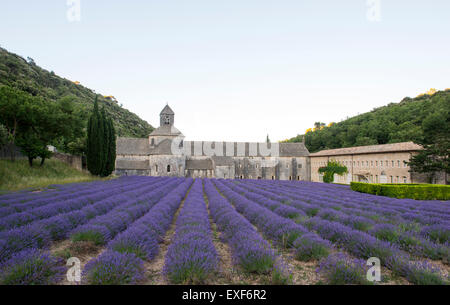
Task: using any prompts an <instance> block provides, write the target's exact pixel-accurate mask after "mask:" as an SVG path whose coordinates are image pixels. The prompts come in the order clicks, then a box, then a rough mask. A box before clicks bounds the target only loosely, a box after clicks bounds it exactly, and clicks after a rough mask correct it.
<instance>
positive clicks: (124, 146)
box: [116, 138, 150, 155]
mask: <svg viewBox="0 0 450 305" xmlns="http://www.w3.org/2000/svg"><path fill="white" fill-rule="evenodd" d="M116 153H117V154H118V155H148V154H149V153H150V146H149V143H148V139H147V138H142V139H141V138H117V142H116Z"/></svg>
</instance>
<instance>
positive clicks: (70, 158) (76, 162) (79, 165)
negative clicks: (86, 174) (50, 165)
mask: <svg viewBox="0 0 450 305" xmlns="http://www.w3.org/2000/svg"><path fill="white" fill-rule="evenodd" d="M52 158H54V159H57V160H60V161H62V162H64V163H66V164H68V165H70V166H71V167H73V168H75V169H77V170H79V171H82V170H83V162H82V159H81V156H74V155H69V154H63V153H59V152H55V153H53V156H52Z"/></svg>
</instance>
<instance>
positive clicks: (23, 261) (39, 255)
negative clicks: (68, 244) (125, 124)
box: [0, 177, 186, 284]
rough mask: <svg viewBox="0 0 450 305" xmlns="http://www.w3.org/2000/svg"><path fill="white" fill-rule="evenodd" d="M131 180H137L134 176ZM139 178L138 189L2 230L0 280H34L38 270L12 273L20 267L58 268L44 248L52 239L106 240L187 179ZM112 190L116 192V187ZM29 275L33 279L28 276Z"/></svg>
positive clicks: (103, 241)
mask: <svg viewBox="0 0 450 305" xmlns="http://www.w3.org/2000/svg"><path fill="white" fill-rule="evenodd" d="M132 180H134V181H136V180H135V179H134V178H133V179H132ZM139 180H140V182H142V183H139V187H138V189H137V190H136V189H132V190H129V191H127V192H124V193H121V194H120V195H115V196H111V197H108V198H106V199H103V200H100V201H97V202H95V203H91V204H89V205H88V206H85V207H83V208H81V209H78V210H75V211H71V212H68V213H62V214H59V215H55V216H53V217H50V218H46V219H41V220H37V221H34V222H31V223H30V224H27V225H24V226H22V227H19V228H14V229H11V230H7V231H3V232H0V268H1V270H2V272H1V274H2V280H1V282H2V283H12V284H14V283H15V284H18V283H28V284H33V283H35V282H34V280H33V279H34V277H35V276H36V274H39V272H36V271H33V272H31V271H30V270H28V271H29V272H28V273H26V275H27V276H26V277H25V278H24V277H19V278H17V276H16V277H14V276H13V275H17V270H18V269H19V270H21V268H22V269H23V268H31V267H33V266H35V265H37V266H42V265H48V269H52V268H51V267H52V266H54V268H56V267H55V266H57V261H56V260H55V259H54V258H51V257H50V256H49V255H48V254H46V253H45V252H44V251H42V250H45V249H47V248H48V247H49V246H50V244H51V242H53V241H56V240H60V239H64V238H67V237H71V239H72V240H73V241H83V240H87V241H92V242H95V243H96V244H104V243H106V242H108V241H109V240H111V239H112V238H113V237H114V236H115V235H117V233H119V232H121V231H123V230H125V229H126V228H127V227H128V226H129V225H130V224H131V223H133V222H134V221H135V220H136V219H138V218H140V217H142V216H143V215H144V214H146V213H147V212H148V211H149V210H150V209H152V208H153V206H155V204H156V203H157V202H158V201H159V200H160V199H161V198H162V197H164V196H166V195H167V194H168V193H171V191H172V190H173V189H174V188H176V187H177V186H178V185H180V184H182V183H186V181H184V180H183V179H180V178H178V179H177V178H175V179H173V178H146V177H143V178H141V179H139ZM183 181H184V182H183ZM136 182H137V181H136ZM110 192H111V193H112V192H114V189H111V190H110ZM107 193H108V192H107ZM80 200H82V198H80ZM44 270H45V268H44ZM55 270H59V269H58V268H56V269H55ZM46 274H47V275H49V276H50V275H51V274H53V273H52V272H50V271H49V272H47V273H46ZM30 275H31V277H32V278H33V279H30V278H29V276H30ZM49 276H47V277H46V278H45V279H42V280H43V281H44V282H43V283H45V281H47V280H48V278H51V277H49ZM37 278H42V277H39V276H37Z"/></svg>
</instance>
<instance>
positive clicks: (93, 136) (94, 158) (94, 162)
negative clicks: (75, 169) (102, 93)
mask: <svg viewBox="0 0 450 305" xmlns="http://www.w3.org/2000/svg"><path fill="white" fill-rule="evenodd" d="M98 114H99V113H98V101H97V96H96V97H95V102H94V110H93V112H92V114H91V117H90V118H89V121H88V130H87V136H88V138H87V167H88V170H89V172H90V173H91V174H93V175H98V145H97V142H98V141H97V139H98V119H99V115H98Z"/></svg>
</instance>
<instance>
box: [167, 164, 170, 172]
mask: <svg viewBox="0 0 450 305" xmlns="http://www.w3.org/2000/svg"><path fill="white" fill-rule="evenodd" d="M167 172H168V173H170V165H167Z"/></svg>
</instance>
